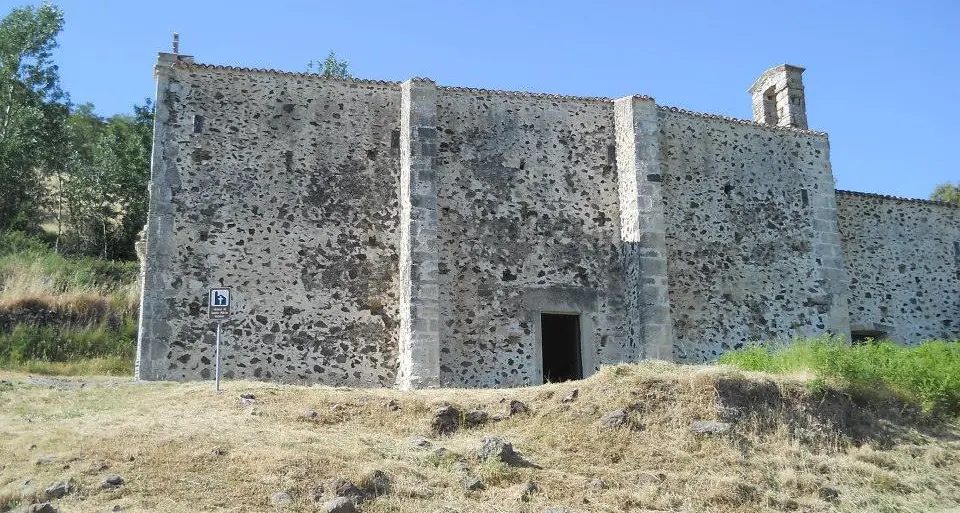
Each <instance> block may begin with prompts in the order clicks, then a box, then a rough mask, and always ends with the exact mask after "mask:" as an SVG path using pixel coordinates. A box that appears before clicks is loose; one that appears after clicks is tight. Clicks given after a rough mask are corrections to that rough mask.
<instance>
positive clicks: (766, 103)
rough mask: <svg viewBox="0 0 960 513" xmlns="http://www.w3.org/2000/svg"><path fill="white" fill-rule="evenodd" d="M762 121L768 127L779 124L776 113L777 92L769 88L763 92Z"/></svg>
mask: <svg viewBox="0 0 960 513" xmlns="http://www.w3.org/2000/svg"><path fill="white" fill-rule="evenodd" d="M763 121H764V123H766V124H768V125H776V124H778V123H780V115H779V113H778V112H777V90H776V88H775V87H774V86H770V87H768V88H767V90H766V91H764V92H763Z"/></svg>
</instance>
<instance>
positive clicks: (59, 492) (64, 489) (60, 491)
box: [43, 481, 70, 499]
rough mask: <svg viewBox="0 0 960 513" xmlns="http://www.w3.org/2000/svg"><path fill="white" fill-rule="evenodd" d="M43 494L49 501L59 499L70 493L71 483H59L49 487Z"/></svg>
mask: <svg viewBox="0 0 960 513" xmlns="http://www.w3.org/2000/svg"><path fill="white" fill-rule="evenodd" d="M43 493H44V494H45V495H46V496H47V498H48V499H59V498H61V497H63V496H65V495H67V494H68V493H70V483H69V482H67V481H57V482H56V483H53V484H51V485H50V486H48V487H47V489H46V490H44V491H43Z"/></svg>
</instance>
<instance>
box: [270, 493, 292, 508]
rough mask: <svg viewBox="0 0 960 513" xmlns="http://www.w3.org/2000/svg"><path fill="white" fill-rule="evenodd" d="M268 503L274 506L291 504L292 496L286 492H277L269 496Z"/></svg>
mask: <svg viewBox="0 0 960 513" xmlns="http://www.w3.org/2000/svg"><path fill="white" fill-rule="evenodd" d="M270 504H273V505H274V506H289V505H290V504H293V497H291V496H290V494H289V493H287V492H277V493H275V494H273V495H272V496H271V497H270Z"/></svg>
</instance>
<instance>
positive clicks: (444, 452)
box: [433, 447, 450, 458]
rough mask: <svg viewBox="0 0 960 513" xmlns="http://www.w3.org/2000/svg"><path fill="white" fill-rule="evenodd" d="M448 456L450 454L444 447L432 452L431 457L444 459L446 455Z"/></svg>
mask: <svg viewBox="0 0 960 513" xmlns="http://www.w3.org/2000/svg"><path fill="white" fill-rule="evenodd" d="M448 454H450V451H449V450H447V448H446V447H437V448H436V449H434V450H433V455H434V456H436V457H438V458H443V457H446V455H448Z"/></svg>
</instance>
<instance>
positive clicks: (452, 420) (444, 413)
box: [430, 405, 460, 435]
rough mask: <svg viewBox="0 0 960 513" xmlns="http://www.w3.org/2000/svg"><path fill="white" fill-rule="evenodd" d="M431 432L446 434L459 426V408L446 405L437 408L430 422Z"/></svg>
mask: <svg viewBox="0 0 960 513" xmlns="http://www.w3.org/2000/svg"><path fill="white" fill-rule="evenodd" d="M430 427H431V428H433V432H434V433H436V434H438V435H448V434H450V433H453V432H454V431H456V430H457V428H459V427H460V410H458V409H456V408H455V407H453V406H450V405H446V406H441V407H439V408H437V411H436V412H434V414H433V421H432V422H431V423H430Z"/></svg>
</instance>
